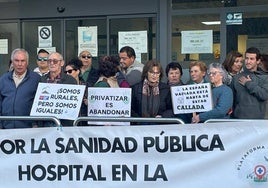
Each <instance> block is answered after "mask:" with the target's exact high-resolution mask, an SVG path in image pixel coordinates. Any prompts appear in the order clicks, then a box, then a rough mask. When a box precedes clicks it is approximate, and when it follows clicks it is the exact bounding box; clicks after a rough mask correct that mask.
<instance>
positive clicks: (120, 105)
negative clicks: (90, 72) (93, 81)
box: [88, 87, 131, 125]
mask: <svg viewBox="0 0 268 188" xmlns="http://www.w3.org/2000/svg"><path fill="white" fill-rule="evenodd" d="M130 115H131V88H101V87H95V88H94V87H89V88H88V116H93V117H130ZM91 124H102V125H103V124H109V125H129V122H117V123H113V122H106V123H104V122H91Z"/></svg>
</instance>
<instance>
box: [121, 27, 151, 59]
mask: <svg viewBox="0 0 268 188" xmlns="http://www.w3.org/2000/svg"><path fill="white" fill-rule="evenodd" d="M147 41H148V39H147V31H119V32H118V51H119V50H120V49H121V48H122V47H124V46H130V47H132V48H133V49H134V50H135V53H136V60H137V61H139V62H141V53H147V52H148V45H147Z"/></svg>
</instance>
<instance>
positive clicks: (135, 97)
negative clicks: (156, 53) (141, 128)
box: [131, 60, 172, 117]
mask: <svg viewBox="0 0 268 188" xmlns="http://www.w3.org/2000/svg"><path fill="white" fill-rule="evenodd" d="M162 75H163V70H162V67H161V64H160V63H159V62H158V61H156V60H150V61H148V62H147V63H146V64H145V65H144V67H143V71H142V76H141V78H142V81H141V82H139V83H137V84H135V85H134V86H133V87H132V105H131V111H132V115H131V116H132V117H168V114H170V115H171V114H172V103H171V94H170V87H169V86H168V85H167V84H165V83H162V82H161V81H160V80H161V77H162Z"/></svg>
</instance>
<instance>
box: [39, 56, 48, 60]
mask: <svg viewBox="0 0 268 188" xmlns="http://www.w3.org/2000/svg"><path fill="white" fill-rule="evenodd" d="M37 60H38V61H47V60H48V58H47V57H37Z"/></svg>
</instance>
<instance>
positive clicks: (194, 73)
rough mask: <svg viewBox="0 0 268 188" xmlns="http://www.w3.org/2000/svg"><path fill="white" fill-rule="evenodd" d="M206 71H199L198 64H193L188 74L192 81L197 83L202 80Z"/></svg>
mask: <svg viewBox="0 0 268 188" xmlns="http://www.w3.org/2000/svg"><path fill="white" fill-rule="evenodd" d="M205 75H206V72H203V71H201V69H200V67H199V66H193V67H192V68H191V70H190V76H191V79H192V81H194V82H195V83H197V84H199V83H201V82H202V80H203V78H204V76H205Z"/></svg>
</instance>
